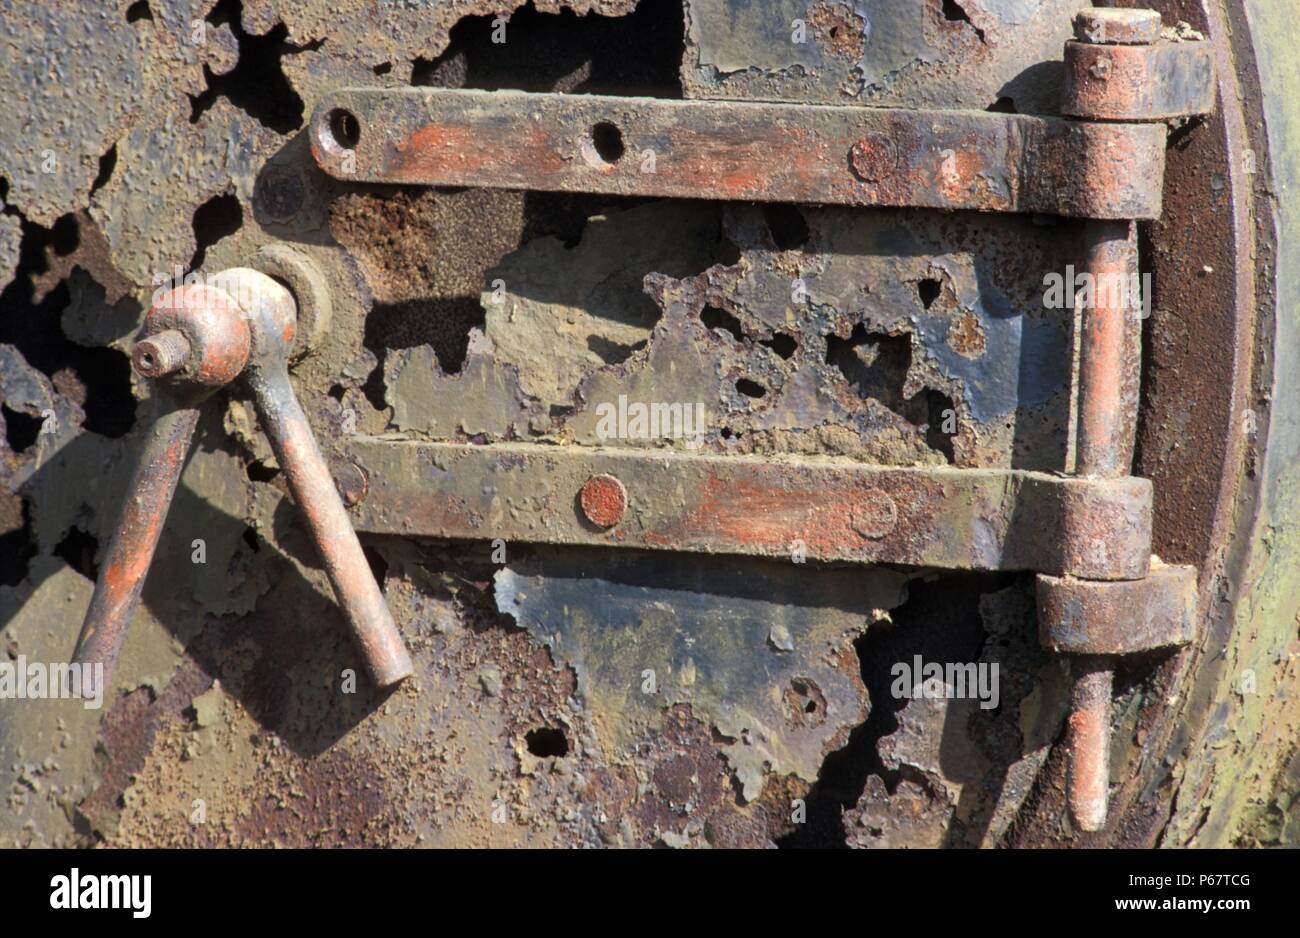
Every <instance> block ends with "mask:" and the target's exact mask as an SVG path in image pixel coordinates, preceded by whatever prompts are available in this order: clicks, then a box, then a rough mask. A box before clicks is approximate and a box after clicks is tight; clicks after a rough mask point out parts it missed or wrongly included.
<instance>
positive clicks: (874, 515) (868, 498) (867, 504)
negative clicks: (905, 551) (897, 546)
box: [849, 489, 898, 541]
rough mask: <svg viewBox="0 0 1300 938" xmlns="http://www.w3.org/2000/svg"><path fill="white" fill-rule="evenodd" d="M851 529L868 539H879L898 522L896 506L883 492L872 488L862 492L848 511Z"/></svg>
mask: <svg viewBox="0 0 1300 938" xmlns="http://www.w3.org/2000/svg"><path fill="white" fill-rule="evenodd" d="M849 517H850V523H851V524H852V525H853V530H855V531H857V532H858V533H859V534H861V535H862V536H863V537H865V538H867V539H869V540H873V541H875V540H879V539H880V538H882V537H884V536H885V535H886V534H888V533H889V532H890V531H892V530H894V526H895V525H896V524H898V506H897V505H896V504H894V499H893V498H891V497H890V496H889V495H888V494H886V493H885V492H881V491H879V490H877V489H873V490H871V491H869V492H864V493H862V495H861V496H859V500H858V503H857V504H856V505H854V506H853V510H852V512H851V513H850V516H849Z"/></svg>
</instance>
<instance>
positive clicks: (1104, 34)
mask: <svg viewBox="0 0 1300 938" xmlns="http://www.w3.org/2000/svg"><path fill="white" fill-rule="evenodd" d="M1160 27H1161V22H1160V11H1159V10H1126V9H1116V8H1113V7H1112V8H1108V7H1103V8H1100V9H1087V10H1080V11H1079V12H1078V13H1077V14H1076V15H1075V17H1074V38H1075V39H1078V40H1079V41H1080V42H1098V43H1121V44H1128V43H1149V42H1155V41H1156V40H1158V39H1159V38H1160Z"/></svg>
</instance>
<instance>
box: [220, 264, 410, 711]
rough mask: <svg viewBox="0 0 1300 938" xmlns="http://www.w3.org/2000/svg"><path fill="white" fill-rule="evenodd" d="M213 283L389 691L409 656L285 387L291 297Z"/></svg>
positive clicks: (248, 285)
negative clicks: (228, 302)
mask: <svg viewBox="0 0 1300 938" xmlns="http://www.w3.org/2000/svg"><path fill="white" fill-rule="evenodd" d="M214 283H217V284H218V285H222V286H227V287H228V288H229V289H230V290H231V291H232V292H233V293H234V295H235V296H238V297H240V298H241V300H242V305H243V306H244V309H245V311H246V312H247V314H248V316H249V321H250V324H251V328H252V351H251V356H250V359H249V363H248V369H247V372H246V377H247V381H248V385H249V387H250V388H251V389H252V391H253V400H254V404H255V406H256V407H257V415H258V419H259V420H260V421H261V423H262V429H263V430H264V431H265V432H266V436H267V438H268V439H269V440H270V442H271V448H272V449H273V450H274V451H275V457H276V459H277V460H278V461H279V463H280V467H281V468H282V469H283V470H284V473H285V476H286V477H287V478H288V480H289V487H290V489H292V491H293V497H294V501H296V502H297V503H298V507H299V508H300V509H302V513H303V515H304V516H305V517H306V519H307V524H308V526H309V527H310V528H311V532H312V537H313V539H314V540H315V541H316V546H317V547H318V548H320V552H321V557H322V559H323V560H324V561H325V571H326V573H328V574H329V578H330V582H331V583H332V584H333V585H334V593H335V595H336V596H337V597H338V600H339V605H341V606H342V607H343V610H344V612H345V613H346V614H347V617H348V622H349V623H350V625H351V627H352V633H353V636H354V638H355V639H356V641H357V644H358V645H360V646H361V650H362V653H363V654H364V656H365V659H366V666H367V668H368V669H369V671H370V675H371V677H373V678H374V680H375V683H377V684H378V685H379V686H381V687H387V686H388V685H389V684H395V683H397V682H398V681H400V680H402V679H403V678H405V677H407V676H409V675H410V673H411V658H410V655H408V654H407V651H406V646H405V644H403V642H402V636H401V633H400V632H399V631H398V629H397V626H396V624H394V622H393V617H392V615H391V614H390V613H389V611H388V606H387V605H385V603H384V597H383V594H382V593H380V591H379V585H378V584H377V583H376V582H375V578H374V575H373V574H372V573H371V572H370V564H369V562H368V561H367V560H366V557H365V554H364V553H362V550H361V542H360V541H358V540H357V535H356V531H354V530H353V528H352V521H351V520H350V519H349V518H348V514H347V510H346V509H345V508H344V507H343V502H342V500H341V499H340V498H339V495H338V491H337V489H336V488H335V486H334V479H333V476H331V475H330V471H329V467H328V466H327V465H326V463H325V458H324V457H323V456H322V455H321V452H320V448H319V447H318V446H317V445H316V438H315V436H314V435H313V434H312V431H311V425H310V424H309V423H307V415H306V414H304V413H303V411H302V407H301V406H299V404H298V399H297V398H296V397H295V396H294V393H293V386H292V385H291V384H290V383H289V367H288V361H289V353H290V351H291V349H292V347H293V340H294V334H295V327H296V316H295V310H294V302H293V296H292V295H291V294H290V293H289V291H288V290H286V289H285V288H284V287H282V286H281V285H280V284H279V283H277V282H276V281H275V280H273V279H271V278H270V277H268V276H266V275H265V274H263V273H261V272H259V271H256V270H251V269H247V268H236V269H234V270H227V271H223V272H222V273H220V274H218V275H217V276H216V277H215V278H214Z"/></svg>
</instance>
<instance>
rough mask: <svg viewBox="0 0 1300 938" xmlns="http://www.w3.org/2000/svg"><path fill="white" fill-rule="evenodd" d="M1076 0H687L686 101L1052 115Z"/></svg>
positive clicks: (684, 58)
mask: <svg viewBox="0 0 1300 938" xmlns="http://www.w3.org/2000/svg"><path fill="white" fill-rule="evenodd" d="M1077 10H1078V4H1077V3H1074V2H1072V0H1043V2H1040V3H1025V2H1023V0H963V2H962V3H960V4H955V3H953V4H944V3H941V2H939V0H926V2H915V3H899V2H897V0H851V2H837V0H770V2H767V3H764V4H762V5H761V6H755V5H753V4H749V3H745V2H744V0H688V2H687V4H686V30H687V35H686V39H687V41H686V43H685V51H684V55H683V57H682V84H683V86H684V90H685V93H686V96H687V97H692V98H730V99H757V100H769V101H808V102H817V103H823V104H824V103H835V104H870V105H874V106H894V107H899V106H903V107H959V108H971V109H975V110H979V109H983V108H987V107H990V106H993V105H994V104H995V103H999V102H1000V103H1001V104H1002V106H1004V107H1005V106H1008V105H1009V106H1013V107H1015V108H1016V110H1017V111H1018V112H1019V113H1022V114H1054V113H1056V107H1057V102H1058V97H1059V93H1060V92H1059V82H1060V74H1059V68H1058V67H1057V66H1059V58H1060V51H1061V44H1062V43H1063V42H1064V41H1065V40H1066V39H1068V38H1069V36H1070V17H1071V16H1072V15H1073V14H1074V13H1075V12H1076V11H1077Z"/></svg>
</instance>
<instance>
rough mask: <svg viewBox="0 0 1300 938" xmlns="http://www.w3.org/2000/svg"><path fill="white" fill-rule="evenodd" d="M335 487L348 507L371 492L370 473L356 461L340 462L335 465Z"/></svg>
mask: <svg viewBox="0 0 1300 938" xmlns="http://www.w3.org/2000/svg"><path fill="white" fill-rule="evenodd" d="M334 487H335V488H336V489H338V493H339V497H340V498H342V499H343V504H344V505H346V506H347V507H348V508H351V507H352V506H353V505H355V504H357V503H358V502H360V501H361V500H362V499H364V498H365V497H366V495H367V494H369V492H370V475H369V473H367V472H366V470H365V469H363V468H362V467H361V466H360V465H359V464H357V463H355V462H345V463H339V464H338V465H336V466H335V467H334Z"/></svg>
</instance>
